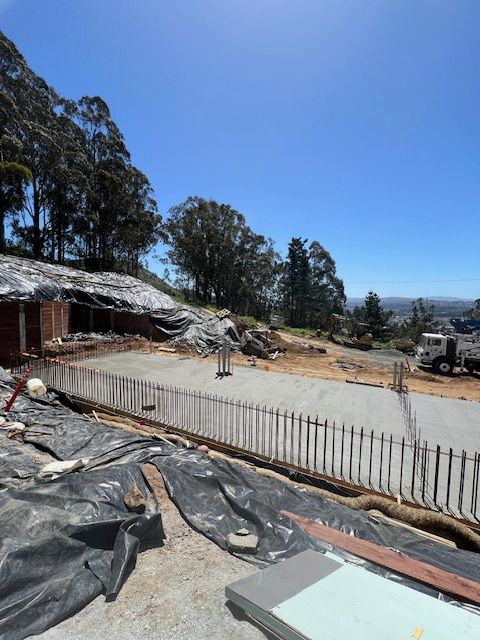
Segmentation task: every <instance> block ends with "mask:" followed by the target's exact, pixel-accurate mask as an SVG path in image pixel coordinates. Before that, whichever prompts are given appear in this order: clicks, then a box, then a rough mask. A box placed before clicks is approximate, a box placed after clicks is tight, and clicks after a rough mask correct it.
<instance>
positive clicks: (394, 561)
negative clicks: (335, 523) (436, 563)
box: [282, 511, 480, 605]
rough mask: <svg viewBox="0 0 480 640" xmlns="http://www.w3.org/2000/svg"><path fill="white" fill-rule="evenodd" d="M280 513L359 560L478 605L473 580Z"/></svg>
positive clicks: (479, 600)
mask: <svg viewBox="0 0 480 640" xmlns="http://www.w3.org/2000/svg"><path fill="white" fill-rule="evenodd" d="M282 514H283V515H284V516H287V518H291V519H292V520H293V521H294V522H296V523H297V524H298V525H299V526H300V527H301V528H302V529H304V530H305V531H306V532H307V533H309V534H310V535H312V536H314V537H315V538H318V539H319V540H323V541H324V542H327V543H329V544H332V545H334V546H336V547H338V548H340V549H344V550H345V551H348V552H349V553H353V554H354V555H356V556H359V557H360V558H365V559H366V560H370V561H371V562H374V563H375V564H378V565H381V566H383V567H386V568H387V569H391V570H392V571H395V572H396V573H400V574H401V575H404V576H407V577H408V578H413V579H414V580H417V581H418V582H422V583H424V584H426V585H428V586H430V587H433V588H434V589H437V590H439V591H443V592H445V593H448V594H450V595H452V596H455V597H458V598H460V599H461V600H465V601H467V602H472V603H473V604H476V605H479V604H480V584H479V583H477V582H473V580H468V579H467V578H462V576H459V575H456V574H454V573H449V572H448V571H443V569H437V567H433V566H431V565H429V564H426V563H425V562H420V561H419V560H414V559H413V558H409V557H408V556H404V555H402V554H401V553H399V552H398V551H393V550H391V549H386V548H385V547H381V546H380V545H378V544H375V543H373V542H368V541H367V540H362V539H360V538H355V537H353V536H349V535H348V534H346V533H343V532H341V531H338V530H337V529H332V528H330V527H326V526H325V525H323V524H320V523H318V522H315V521H314V520H309V519H308V518H304V517H303V516H299V515H297V514H295V513H290V512H289V511H282Z"/></svg>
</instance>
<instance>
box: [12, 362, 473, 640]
mask: <svg viewBox="0 0 480 640" xmlns="http://www.w3.org/2000/svg"><path fill="white" fill-rule="evenodd" d="M12 386H13V384H12V381H11V379H9V378H8V377H7V376H5V375H4V376H3V377H2V375H1V370H0V392H1V394H2V395H3V396H5V395H6V392H9V391H11V390H12ZM8 418H9V420H10V421H22V422H23V423H24V425H25V429H24V430H23V431H21V432H20V434H19V436H18V437H17V439H16V440H15V442H14V444H15V450H16V453H14V454H13V455H12V458H11V459H10V461H8V459H7V457H5V459H4V460H3V466H2V467H1V469H2V474H3V475H2V482H1V484H0V518H1V521H2V535H1V539H0V545H1V548H0V554H1V556H0V557H1V561H0V639H1V640H7V639H8V640H22V639H23V638H24V637H26V636H27V635H30V634H33V633H39V632H41V631H43V630H45V629H47V628H48V627H49V626H52V625H53V624H56V623H57V622H59V621H60V620H62V619H64V618H66V617H68V616H69V615H71V614H72V613H74V612H75V611H78V610H79V609H81V608H82V607H83V606H85V605H86V604H87V603H88V602H90V601H91V600H92V599H93V598H95V597H96V596H97V595H99V594H100V593H104V594H105V595H107V597H108V598H111V597H114V596H115V594H116V593H118V590H119V589H120V587H121V585H122V583H123V582H124V580H125V578H126V577H127V575H128V573H129V571H130V570H131V568H132V566H133V564H134V561H135V557H136V554H137V552H138V551H139V550H140V549H141V548H143V547H145V546H151V545H154V544H155V545H160V544H162V540H163V538H164V531H163V527H162V523H161V517H160V513H159V508H158V505H157V502H156V500H155V497H154V495H153V494H152V492H151V490H150V487H149V486H148V483H146V481H145V479H144V476H143V474H142V471H141V467H140V466H139V464H140V463H143V462H146V461H149V462H151V463H153V464H155V465H156V467H157V468H158V469H159V470H160V472H161V473H162V475H163V478H164V480H165V484H166V487H167V490H168V493H169V495H170V497H171V499H172V500H173V501H174V503H175V504H176V505H177V507H178V508H179V510H180V512H181V513H182V515H183V517H184V518H185V519H186V521H187V522H188V523H189V524H190V525H191V526H192V527H193V528H194V529H196V530H197V531H199V532H201V533H202V534H203V535H205V536H206V537H208V538H209V539H210V540H212V541H214V542H215V543H216V544H217V545H219V546H220V547H221V548H223V549H227V547H228V545H227V536H228V534H229V533H232V532H234V531H236V530H238V529H240V528H247V529H248V530H249V531H251V532H252V533H254V534H255V535H257V536H258V538H259V545H258V549H257V551H256V552H255V553H254V554H240V553H236V554H235V555H237V556H238V557H241V558H243V559H245V560H247V561H249V562H252V563H255V564H257V565H259V566H267V565H269V564H272V563H276V562H279V561H281V560H283V559H285V558H288V557H292V556H294V555H296V554H297V553H299V552H301V551H304V550H306V549H314V550H317V551H325V550H326V549H329V550H330V547H329V546H328V545H326V544H324V543H322V542H321V541H320V540H317V539H315V538H313V537H312V536H310V535H308V534H307V533H306V532H305V531H303V529H301V528H300V527H299V526H298V525H297V524H296V523H294V522H292V521H291V520H290V519H289V518H287V517H285V516H283V515H282V514H281V511H282V510H287V511H291V512H293V513H296V514H299V515H303V516H305V517H308V518H311V519H315V520H317V521H319V522H322V523H323V524H326V525H328V526H330V527H333V528H336V529H339V530H341V531H344V532H346V533H349V534H350V535H354V536H358V537H360V538H363V539H365V540H369V541H371V542H374V543H376V544H380V545H383V546H385V547H390V548H393V549H397V550H398V551H400V552H401V553H404V554H405V555H408V556H410V557H412V558H416V559H418V560H422V561H425V562H427V563H430V564H432V565H434V566H436V567H439V568H441V569H444V570H446V571H451V572H453V573H456V574H458V575H461V576H464V577H466V578H469V579H471V580H475V581H480V563H479V562H478V554H476V553H473V552H470V551H466V550H461V549H453V548H450V547H447V546H444V545H441V544H438V543H436V542H434V541H432V540H428V539H426V538H424V537H422V536H419V535H417V534H415V533H413V532H411V531H408V530H406V529H401V528H399V527H396V526H394V525H391V524H388V523H386V522H381V521H380V522H379V521H377V520H376V519H375V518H372V517H371V516H369V514H368V513H366V512H364V511H356V510H353V509H350V508H348V507H344V506H341V505H338V504H336V503H334V502H331V501H328V500H325V499H324V498H322V497H321V496H318V495H315V494H313V493H308V492H306V491H305V490H304V489H303V488H300V487H297V486H295V485H294V484H293V483H285V482H282V481H280V480H279V479H276V478H269V477H265V476H262V475H259V474H257V473H255V472H254V471H253V470H251V469H248V468H246V467H244V466H242V465H239V464H236V463H234V462H230V461H227V460H215V459H212V458H211V457H209V456H208V455H205V454H204V453H201V452H198V451H196V450H190V449H181V448H178V447H176V446H174V445H172V444H167V443H163V442H159V441H158V440H154V439H152V438H149V437H142V436H137V435H135V434H131V433H128V432H126V431H122V430H120V429H114V428H111V427H109V426H106V425H102V424H99V423H96V422H94V421H93V420H89V419H87V418H85V417H84V416H81V415H79V414H76V413H74V412H73V411H72V410H70V409H69V408H68V407H65V406H61V405H60V404H59V403H58V396H56V395H55V394H54V393H50V394H49V396H48V397H47V398H46V399H43V400H31V399H30V398H28V397H26V396H24V395H22V396H21V397H20V398H19V400H18V405H17V404H15V407H14V410H13V411H12V412H11V413H10V414H9V416H8ZM0 437H2V438H3V437H6V436H5V425H3V426H2V427H1V428H0ZM1 445H2V441H1V440H0V446H1ZM32 447H33V448H34V449H36V450H37V451H38V452H39V453H40V452H41V453H42V455H43V456H47V458H48V459H53V460H56V459H59V460H67V459H72V458H73V457H82V458H84V459H87V461H86V464H85V466H84V467H83V468H82V469H81V470H79V471H74V472H71V473H68V474H65V475H62V476H60V477H58V478H56V479H55V480H46V479H41V478H39V477H38V461H36V460H35V459H34V456H33V449H32ZM0 462H1V458H0ZM8 469H10V472H9V471H8ZM8 473H10V475H11V476H12V477H11V478H10V480H8V478H6V477H5V476H8ZM4 480H6V481H5V482H4ZM133 484H137V486H138V487H139V488H140V490H141V492H142V494H143V496H144V497H145V501H146V508H145V512H144V513H140V514H137V513H131V512H129V511H128V510H127V509H126V507H125V504H124V501H123V499H124V496H125V494H126V493H127V492H128V490H129V489H130V488H131V487H132V485H133ZM166 534H167V535H168V531H167V532H166ZM337 552H338V553H339V555H341V556H342V557H344V558H345V559H347V560H349V561H350V562H356V563H358V564H360V565H361V566H364V567H366V568H367V569H369V570H371V571H373V572H376V573H378V574H380V575H383V576H384V577H387V578H389V579H391V580H396V581H399V582H401V583H402V584H406V585H409V586H411V587H413V588H415V589H418V590H421V591H423V592H426V593H430V594H431V595H433V596H437V597H444V596H442V595H439V594H438V593H437V592H435V591H434V590H433V589H431V588H429V587H428V586H424V585H421V584H419V583H416V582H413V581H410V580H408V579H406V578H404V577H401V576H398V575H396V574H392V573H391V572H388V571H386V570H385V569H383V568H381V567H379V566H376V565H373V564H371V563H368V562H366V561H364V560H361V559H358V558H355V557H354V556H350V555H349V554H347V553H345V552H341V551H337ZM445 599H447V600H448V598H446V597H445ZM464 606H465V605H464ZM469 608H471V607H469ZM473 610H475V611H476V612H478V609H476V608H473Z"/></svg>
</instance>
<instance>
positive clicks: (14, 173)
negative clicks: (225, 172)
mask: <svg viewBox="0 0 480 640" xmlns="http://www.w3.org/2000/svg"><path fill="white" fill-rule="evenodd" d="M31 178H32V176H31V173H30V171H29V170H28V169H27V168H26V167H24V166H23V165H21V164H18V163H17V162H0V253H5V249H6V242H5V222H6V220H7V217H8V216H13V215H15V214H17V213H18V212H19V211H21V210H22V209H23V207H24V206H25V201H26V187H27V185H28V184H29V183H30V180H31Z"/></svg>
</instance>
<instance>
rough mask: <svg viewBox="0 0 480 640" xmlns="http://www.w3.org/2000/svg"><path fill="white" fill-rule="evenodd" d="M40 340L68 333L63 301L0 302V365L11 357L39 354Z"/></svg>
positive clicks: (68, 309) (66, 315)
mask: <svg viewBox="0 0 480 640" xmlns="http://www.w3.org/2000/svg"><path fill="white" fill-rule="evenodd" d="M42 331H43V340H44V341H46V340H51V339H52V338H59V337H62V336H64V335H66V334H67V333H70V305H69V304H68V303H66V302H0V362H4V363H6V362H7V361H8V360H9V358H10V357H11V356H12V355H13V354H18V353H21V352H25V351H28V352H33V353H41V350H42Z"/></svg>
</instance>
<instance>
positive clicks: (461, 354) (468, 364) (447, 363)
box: [415, 333, 480, 375]
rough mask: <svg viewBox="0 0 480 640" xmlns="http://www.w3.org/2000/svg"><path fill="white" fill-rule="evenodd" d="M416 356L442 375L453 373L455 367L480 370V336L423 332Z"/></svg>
mask: <svg viewBox="0 0 480 640" xmlns="http://www.w3.org/2000/svg"><path fill="white" fill-rule="evenodd" d="M415 358H416V360H417V361H418V362H419V363H420V364H422V365H426V366H429V367H432V369H433V370H434V371H435V373H440V374H442V375H448V374H450V373H452V372H453V371H454V369H455V367H461V368H462V369H466V370H467V371H468V372H469V373H475V371H480V336H479V335H475V334H455V335H453V336H451V335H443V334H441V333H422V335H421V337H420V341H419V345H418V347H417V353H416V355H415Z"/></svg>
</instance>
